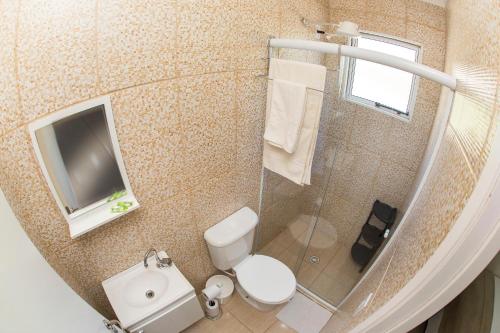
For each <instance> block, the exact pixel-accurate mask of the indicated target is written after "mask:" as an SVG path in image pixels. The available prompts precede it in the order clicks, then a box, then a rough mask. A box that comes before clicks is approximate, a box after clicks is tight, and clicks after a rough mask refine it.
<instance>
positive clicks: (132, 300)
mask: <svg viewBox="0 0 500 333" xmlns="http://www.w3.org/2000/svg"><path fill="white" fill-rule="evenodd" d="M136 273H137V275H136V276H134V277H132V278H131V279H130V280H129V281H128V282H127V284H126V286H125V294H124V296H125V300H126V301H127V303H128V304H130V305H131V306H135V307H144V306H148V305H149V304H151V303H154V302H156V301H158V300H159V299H161V298H162V296H163V295H164V294H165V293H166V292H167V288H168V277H167V276H165V274H162V273H160V272H157V271H152V270H148V269H144V270H136Z"/></svg>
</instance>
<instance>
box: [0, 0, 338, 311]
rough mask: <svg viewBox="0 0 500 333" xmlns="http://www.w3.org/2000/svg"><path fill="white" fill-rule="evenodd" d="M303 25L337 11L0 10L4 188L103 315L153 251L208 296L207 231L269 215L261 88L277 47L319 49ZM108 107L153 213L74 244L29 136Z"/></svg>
mask: <svg viewBox="0 0 500 333" xmlns="http://www.w3.org/2000/svg"><path fill="white" fill-rule="evenodd" d="M301 16H306V17H308V18H310V19H316V20H321V19H325V18H326V17H327V16H328V3H327V1H321V0H304V1H298V0H297V1H280V0H271V1H267V0H266V1H264V0H262V1H245V0H218V1H191V0H177V1H175V0H162V1H154V0H141V1H132V0H130V1H129V0H93V1H74V0H63V1H61V0H58V1H56V0H34V1H18V0H0V30H1V31H2V38H0V73H1V75H0V91H1V92H2V93H1V96H0V151H1V155H0V187H1V188H2V191H4V193H5V195H6V197H7V199H8V200H9V202H10V204H11V205H12V208H13V210H14V212H15V213H16V215H17V217H18V218H19V220H20V221H21V223H22V225H23V227H24V229H25V230H26V232H27V233H28V235H29V236H30V238H31V239H32V240H33V242H34V243H35V245H36V246H37V247H38V248H39V249H40V251H41V252H42V254H43V255H44V256H45V258H47V260H48V261H49V263H50V264H51V265H52V266H53V267H54V268H55V269H56V270H57V272H58V273H59V274H60V275H61V276H62V277H63V278H64V279H65V280H66V281H67V282H68V283H69V284H70V285H71V286H72V287H73V288H74V289H75V290H76V291H77V292H78V293H79V294H80V295H81V296H82V297H83V298H84V299H86V300H87V301H88V302H89V303H91V304H92V305H93V306H95V307H96V308H97V309H98V310H99V311H101V312H102V313H103V314H105V315H107V316H112V313H111V308H110V306H109V304H108V302H107V300H106V297H105V295H104V292H103V290H102V287H101V285H100V283H101V281H102V280H104V279H106V278H108V277H110V276H112V275H113V274H115V273H118V272H120V271H122V270H124V269H126V268H128V267H130V266H131V265H133V264H135V263H137V262H139V261H140V260H141V259H142V257H143V255H144V252H145V251H146V250H147V248H149V247H150V246H154V247H156V248H158V249H164V250H166V251H168V252H169V254H170V255H171V256H172V257H173V259H174V261H175V262H176V264H177V265H178V266H179V267H180V269H181V270H182V271H183V272H184V273H185V275H186V276H187V277H188V278H189V279H190V281H191V282H192V283H193V284H194V285H195V286H196V287H197V288H200V287H201V286H202V285H203V284H204V282H205V279H206V278H207V277H208V276H209V275H210V274H211V273H212V272H213V271H214V269H213V267H212V265H211V262H210V259H209V257H208V254H207V250H206V247H205V244H204V241H203V238H202V234H203V232H204V231H205V230H206V228H208V227H209V226H211V225H213V224H215V223H216V222H218V221H219V220H221V219H222V218H224V217H225V216H227V215H229V214H230V213H232V212H233V211H235V210H236V209H238V208H240V207H241V206H243V205H250V207H252V208H254V209H256V208H257V207H256V206H257V200H258V190H259V174H260V161H261V139H260V134H261V132H262V126H263V115H264V108H265V93H266V91H265V87H266V81H265V79H262V78H256V77H255V76H256V75H257V74H261V73H263V72H264V71H263V70H264V68H265V66H266V63H267V62H266V60H263V59H262V58H265V57H267V48H266V43H267V36H268V35H270V34H273V35H275V36H287V37H299V36H300V37H306V38H310V37H311V35H310V34H309V33H308V32H307V30H305V29H304V28H303V27H302V25H301V23H300V17H301ZM315 57H316V56H315V55H312V54H307V55H306V58H310V60H311V61H313V60H315V59H316V58H315ZM316 60H317V59H316ZM107 94H110V95H111V102H112V106H113V111H114V114H115V122H116V128H117V132H118V139H119V142H120V146H121V149H122V153H123V157H124V161H125V165H126V168H127V172H128V176H129V178H130V181H131V183H132V187H133V189H134V191H135V193H136V195H137V197H138V200H139V202H140V203H141V208H140V209H139V210H137V211H135V212H132V213H130V214H128V215H127V216H125V217H123V218H121V219H119V220H117V221H115V222H113V223H111V224H108V225H106V226H104V227H101V228H98V229H97V230H95V231H92V232H90V233H89V234H87V235H84V236H82V237H81V238H79V239H76V240H71V239H70V237H69V233H68V228H67V225H66V222H65V221H64V219H63V217H62V216H61V214H60V213H59V211H58V208H57V207H56V205H55V202H54V200H53V198H52V196H51V195H50V193H49V190H48V187H47V185H46V182H45V180H44V178H43V177H42V175H41V172H40V169H39V167H38V164H37V162H36V160H35V158H34V155H33V149H32V147H31V142H30V139H29V136H28V132H27V124H28V123H29V122H31V121H33V120H34V119H37V118H39V117H42V116H44V115H45V114H47V113H50V112H53V111H56V110H59V109H61V108H64V107H67V106H69V105H71V104H74V103H77V102H80V101H83V100H87V99H89V98H92V97H96V96H100V95H107Z"/></svg>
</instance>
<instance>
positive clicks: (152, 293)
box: [146, 289, 155, 298]
mask: <svg viewBox="0 0 500 333" xmlns="http://www.w3.org/2000/svg"><path fill="white" fill-rule="evenodd" d="M153 297H155V292H154V291H152V290H151V289H150V290H147V291H146V298H153Z"/></svg>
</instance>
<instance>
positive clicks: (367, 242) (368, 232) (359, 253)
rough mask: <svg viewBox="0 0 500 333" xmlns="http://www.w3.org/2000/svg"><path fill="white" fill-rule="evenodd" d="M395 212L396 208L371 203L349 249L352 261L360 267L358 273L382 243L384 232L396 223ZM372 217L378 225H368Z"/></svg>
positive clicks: (376, 202) (376, 201)
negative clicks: (369, 209)
mask: <svg viewBox="0 0 500 333" xmlns="http://www.w3.org/2000/svg"><path fill="white" fill-rule="evenodd" d="M397 211H398V210H397V208H393V207H391V206H389V205H388V204H385V203H383V202H381V201H379V200H375V202H374V203H373V206H372V210H371V212H370V215H368V218H367V219H366V222H365V224H364V225H363V228H361V232H360V233H359V236H358V238H357V239H356V241H355V242H354V244H353V245H352V247H351V256H352V259H353V260H354V262H356V263H357V264H358V265H360V266H361V268H360V269H359V271H360V272H362V271H363V270H364V269H365V267H366V265H368V263H369V262H370V260H371V259H372V258H373V256H374V255H375V253H376V252H377V250H378V248H379V247H380V245H381V244H382V242H383V241H384V234H385V232H386V231H387V230H389V229H390V228H391V226H392V225H393V224H394V222H395V221H396V214H397ZM373 217H375V218H376V220H377V221H378V223H377V224H378V225H374V224H372V223H370V221H372V218H373ZM374 222H375V221H374Z"/></svg>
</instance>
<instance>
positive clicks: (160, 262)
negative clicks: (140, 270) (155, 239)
mask: <svg viewBox="0 0 500 333" xmlns="http://www.w3.org/2000/svg"><path fill="white" fill-rule="evenodd" d="M151 254H154V256H155V259H156V267H158V268H165V267H170V266H172V258H170V257H166V258H160V257H158V251H156V250H155V249H153V248H150V249H149V250H148V252H146V254H145V255H144V267H145V268H148V258H149V257H150V256H151Z"/></svg>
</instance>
